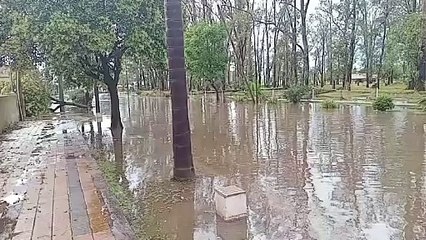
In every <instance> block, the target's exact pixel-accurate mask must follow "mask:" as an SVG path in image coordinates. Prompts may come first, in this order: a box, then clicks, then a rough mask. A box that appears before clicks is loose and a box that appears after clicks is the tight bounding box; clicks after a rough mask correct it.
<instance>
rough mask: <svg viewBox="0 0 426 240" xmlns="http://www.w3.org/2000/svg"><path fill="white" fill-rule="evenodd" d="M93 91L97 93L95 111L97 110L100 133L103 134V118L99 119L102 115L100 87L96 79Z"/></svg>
mask: <svg viewBox="0 0 426 240" xmlns="http://www.w3.org/2000/svg"><path fill="white" fill-rule="evenodd" d="M93 92H94V95H95V112H96V123H97V127H98V134H102V123H101V119H99V118H100V117H102V116H100V113H101V104H100V101H99V88H98V81H97V80H95V82H94V84H93Z"/></svg>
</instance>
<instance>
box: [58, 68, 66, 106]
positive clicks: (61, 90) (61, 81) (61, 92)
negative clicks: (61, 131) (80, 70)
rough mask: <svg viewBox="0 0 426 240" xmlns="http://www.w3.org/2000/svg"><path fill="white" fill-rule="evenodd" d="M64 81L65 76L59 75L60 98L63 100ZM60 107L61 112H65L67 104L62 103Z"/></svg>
mask: <svg viewBox="0 0 426 240" xmlns="http://www.w3.org/2000/svg"><path fill="white" fill-rule="evenodd" d="M63 82H64V77H63V76H59V77H58V92H59V100H60V101H61V102H63V101H64V86H63ZM59 109H60V112H61V113H64V112H65V106H63V105H62V106H61V107H60V108H59Z"/></svg>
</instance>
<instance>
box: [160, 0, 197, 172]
mask: <svg viewBox="0 0 426 240" xmlns="http://www.w3.org/2000/svg"><path fill="white" fill-rule="evenodd" d="M181 5H182V2H181V0H166V25H167V46H168V62H169V81H170V88H171V95H172V125H173V157H174V168H173V176H174V178H175V179H176V180H188V179H192V178H193V177H194V176H195V171H194V164H193V160H192V150H191V130H190V126H189V119H188V92H187V88H186V69H185V56H184V37H183V21H182V6H181Z"/></svg>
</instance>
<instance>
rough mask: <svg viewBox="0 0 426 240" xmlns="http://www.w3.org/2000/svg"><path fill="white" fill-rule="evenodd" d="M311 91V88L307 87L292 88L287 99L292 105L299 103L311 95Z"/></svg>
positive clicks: (287, 94) (288, 91)
mask: <svg viewBox="0 0 426 240" xmlns="http://www.w3.org/2000/svg"><path fill="white" fill-rule="evenodd" d="M309 91H310V89H309V87H306V86H300V85H297V86H292V87H290V88H289V89H288V90H287V92H286V94H285V97H286V98H287V99H288V100H289V101H290V102H292V103H298V102H300V100H301V99H302V98H303V97H305V96H306V95H307V94H309Z"/></svg>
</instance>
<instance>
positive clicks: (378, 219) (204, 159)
mask: <svg viewBox="0 0 426 240" xmlns="http://www.w3.org/2000/svg"><path fill="white" fill-rule="evenodd" d="M108 103H109V102H108V99H107V97H106V96H104V98H103V101H102V108H103V110H104V112H103V113H104V115H105V116H104V121H103V123H102V125H103V126H104V138H103V139H104V144H105V148H106V149H112V147H111V143H110V140H108V139H110V138H109V137H106V135H108V134H109V133H108V130H107V129H106V126H108V125H109V122H108V116H107V115H108V109H109V104H108ZM170 104H171V103H170V99H168V98H155V97H138V96H136V95H135V96H130V97H125V96H124V97H123V98H121V109H122V110H123V111H122V115H123V122H124V125H125V132H124V138H123V141H124V143H123V146H124V152H125V154H124V159H123V161H119V162H112V160H111V159H112V154H110V155H105V154H103V159H109V160H107V161H104V163H101V165H103V169H104V170H105V171H106V172H107V174H109V179H110V182H111V181H115V180H116V182H119V184H118V186H117V185H115V186H113V187H114V188H116V192H118V196H119V198H120V196H121V198H122V199H123V201H122V202H123V204H122V206H123V208H124V209H127V210H126V213H127V214H128V217H129V219H132V220H131V221H132V223H133V225H134V227H135V229H136V230H137V232H138V234H139V236H141V238H145V237H150V238H155V237H157V238H158V239H192V238H194V239H217V237H222V238H224V239H244V238H247V239H265V240H266V239H334V237H335V236H340V239H424V238H426V223H425V222H424V216H425V209H426V208H425V203H426V196H425V195H426V189H425V183H426V181H425V180H426V179H425V174H424V172H425V171H424V168H425V156H426V148H425V130H424V121H425V116H426V115H419V114H416V113H414V112H411V111H409V110H406V109H398V110H397V111H392V112H385V113H379V112H375V111H373V110H372V109H371V108H369V107H366V106H341V107H340V108H339V109H336V110H324V109H322V108H321V106H320V105H316V104H300V105H293V104H282V105H280V104H278V105H260V106H258V107H254V106H252V105H250V104H239V103H235V102H233V101H227V102H226V103H220V104H217V103H216V102H215V101H214V100H213V99H205V98H202V97H194V98H191V100H190V119H191V128H192V141H193V155H194V161H195V166H196V170H197V175H198V177H197V179H196V180H195V181H194V182H193V183H173V182H170V181H169V179H170V176H171V175H170V174H171V171H172V152H171V149H172V148H171V144H172V143H171V135H170V134H171V113H170V109H171V105H170ZM114 166H115V167H114ZM117 167H118V168H117ZM229 184H236V185H239V186H241V187H242V188H244V189H245V190H247V193H248V207H249V217H248V219H247V220H246V222H242V223H241V222H239V223H234V224H231V225H229V224H225V223H223V222H222V221H221V220H220V219H219V218H218V217H217V216H216V214H215V210H214V202H213V194H214V186H217V185H229ZM126 196H133V198H132V200H131V201H129V200H128V199H127V200H126Z"/></svg>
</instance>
